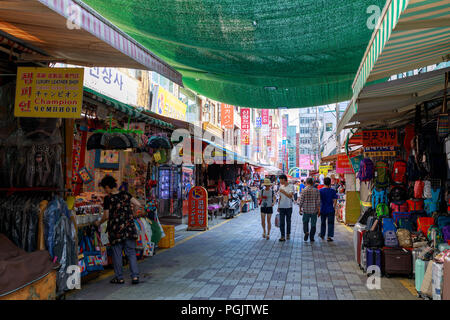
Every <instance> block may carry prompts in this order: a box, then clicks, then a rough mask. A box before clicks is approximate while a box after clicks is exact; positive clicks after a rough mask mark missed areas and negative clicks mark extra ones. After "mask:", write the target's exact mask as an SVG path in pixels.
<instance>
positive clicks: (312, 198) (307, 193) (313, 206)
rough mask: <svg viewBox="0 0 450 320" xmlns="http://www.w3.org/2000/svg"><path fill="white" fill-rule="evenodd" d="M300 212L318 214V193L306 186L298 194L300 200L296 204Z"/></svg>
mask: <svg viewBox="0 0 450 320" xmlns="http://www.w3.org/2000/svg"><path fill="white" fill-rule="evenodd" d="M298 204H299V206H300V210H301V209H303V213H306V214H308V213H318V211H319V208H320V192H319V190H317V189H316V188H314V187H311V186H307V187H306V188H305V189H304V190H303V191H302V192H301V193H300V200H299V202H298Z"/></svg>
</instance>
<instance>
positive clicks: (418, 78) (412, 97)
mask: <svg viewBox="0 0 450 320" xmlns="http://www.w3.org/2000/svg"><path fill="white" fill-rule="evenodd" d="M446 72H450V67H449V68H444V69H438V70H434V71H431V72H427V73H421V74H418V75H415V76H410V77H407V78H403V79H397V80H393V81H389V82H384V83H378V84H374V85H371V86H366V87H364V88H363V89H362V90H361V92H360V94H359V96H358V98H357V99H356V100H352V101H351V102H350V104H349V106H348V107H347V110H346V111H345V114H344V116H343V118H342V119H341V121H340V122H339V125H338V130H339V131H340V130H342V129H344V128H361V127H370V126H375V127H383V126H386V127H387V126H393V125H394V126H398V125H401V124H403V123H407V122H410V121H411V119H412V118H413V116H414V110H415V106H416V105H419V104H421V103H423V102H425V101H430V100H433V99H439V98H442V97H443V94H444V84H445V83H444V80H445V73H446Z"/></svg>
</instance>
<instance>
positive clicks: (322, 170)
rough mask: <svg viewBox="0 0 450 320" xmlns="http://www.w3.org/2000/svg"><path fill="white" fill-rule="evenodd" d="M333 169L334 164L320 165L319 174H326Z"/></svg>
mask: <svg viewBox="0 0 450 320" xmlns="http://www.w3.org/2000/svg"><path fill="white" fill-rule="evenodd" d="M330 170H333V167H332V166H320V167H319V174H323V175H324V176H326V175H327V174H328V171H330Z"/></svg>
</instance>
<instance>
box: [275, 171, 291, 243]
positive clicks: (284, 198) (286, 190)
mask: <svg viewBox="0 0 450 320" xmlns="http://www.w3.org/2000/svg"><path fill="white" fill-rule="evenodd" d="M279 194H280V200H279V203H278V212H279V213H280V232H281V238H280V241H286V238H287V239H288V240H289V239H290V237H291V216H292V196H293V195H294V186H293V185H291V184H289V183H288V180H287V176H286V175H284V174H282V175H281V176H280V191H279ZM285 235H286V238H285Z"/></svg>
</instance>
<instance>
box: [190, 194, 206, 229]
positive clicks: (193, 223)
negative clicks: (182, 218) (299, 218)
mask: <svg viewBox="0 0 450 320" xmlns="http://www.w3.org/2000/svg"><path fill="white" fill-rule="evenodd" d="M188 200H189V205H188V207H189V211H188V212H189V215H188V230H207V229H208V191H206V189H205V188H203V187H199V186H197V187H193V188H191V190H189V199H188Z"/></svg>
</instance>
